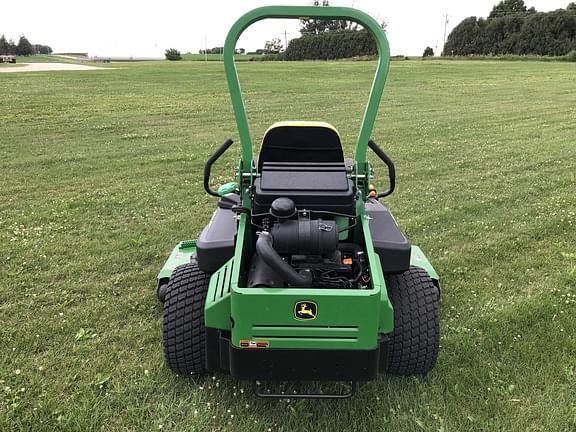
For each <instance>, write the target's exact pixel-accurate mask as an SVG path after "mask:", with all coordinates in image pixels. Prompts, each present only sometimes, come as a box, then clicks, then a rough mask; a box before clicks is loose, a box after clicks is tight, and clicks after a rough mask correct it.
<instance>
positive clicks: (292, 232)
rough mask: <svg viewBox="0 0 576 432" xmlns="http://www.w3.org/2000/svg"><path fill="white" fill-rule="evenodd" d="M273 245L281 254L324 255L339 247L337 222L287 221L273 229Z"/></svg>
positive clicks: (315, 220) (316, 220)
mask: <svg viewBox="0 0 576 432" xmlns="http://www.w3.org/2000/svg"><path fill="white" fill-rule="evenodd" d="M271 234H272V239H273V240H272V245H273V247H274V250H276V252H278V253H279V254H299V255H324V256H328V255H330V254H332V253H333V252H334V251H335V250H336V248H337V247H338V228H337V226H336V222H335V221H323V220H322V219H314V220H310V219H299V220H287V221H284V222H282V223H278V224H275V225H274V226H273V227H272V231H271Z"/></svg>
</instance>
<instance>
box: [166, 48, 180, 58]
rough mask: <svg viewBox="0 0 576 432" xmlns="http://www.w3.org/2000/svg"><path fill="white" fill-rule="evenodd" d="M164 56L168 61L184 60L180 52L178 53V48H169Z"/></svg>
mask: <svg viewBox="0 0 576 432" xmlns="http://www.w3.org/2000/svg"><path fill="white" fill-rule="evenodd" d="M164 55H165V56H166V60H182V56H181V55H180V51H178V50H177V49H176V48H168V49H167V50H166V52H165V53H164Z"/></svg>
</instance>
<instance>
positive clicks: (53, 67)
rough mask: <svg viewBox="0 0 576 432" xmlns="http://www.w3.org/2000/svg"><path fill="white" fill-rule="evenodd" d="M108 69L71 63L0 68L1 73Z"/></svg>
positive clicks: (21, 64)
mask: <svg viewBox="0 0 576 432" xmlns="http://www.w3.org/2000/svg"><path fill="white" fill-rule="evenodd" d="M101 69H109V68H102V67H96V66H86V65H79V64H72V63H20V64H19V66H17V67H8V68H0V73H3V72H6V73H8V72H43V71H84V70H101Z"/></svg>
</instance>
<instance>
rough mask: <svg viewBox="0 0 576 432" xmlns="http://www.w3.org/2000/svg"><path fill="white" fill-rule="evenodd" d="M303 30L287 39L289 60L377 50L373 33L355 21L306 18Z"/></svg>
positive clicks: (317, 1)
mask: <svg viewBox="0 0 576 432" xmlns="http://www.w3.org/2000/svg"><path fill="white" fill-rule="evenodd" d="M313 5H314V6H330V2H329V0H322V1H320V0H314V2H313ZM385 27H386V24H385V23H382V28H385ZM300 34H301V36H300V37H299V38H296V39H292V40H291V41H290V42H289V43H288V46H287V47H286V51H285V52H284V53H283V57H284V58H285V59H286V60H333V59H339V58H349V57H360V56H371V55H375V54H377V53H378V48H377V47H376V42H375V41H374V39H373V38H372V35H370V34H369V33H368V31H367V30H365V29H363V28H362V27H360V26H359V25H358V24H357V23H355V22H352V21H347V20H326V19H311V18H304V19H301V20H300Z"/></svg>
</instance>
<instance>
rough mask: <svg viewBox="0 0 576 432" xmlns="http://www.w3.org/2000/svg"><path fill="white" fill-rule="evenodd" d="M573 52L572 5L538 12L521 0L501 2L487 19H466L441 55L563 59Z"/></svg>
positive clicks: (575, 20) (575, 7) (575, 6)
mask: <svg viewBox="0 0 576 432" xmlns="http://www.w3.org/2000/svg"><path fill="white" fill-rule="evenodd" d="M574 50H576V3H574V2H572V3H570V4H569V5H568V6H567V7H566V9H557V10H555V11H551V12H538V11H537V10H536V9H535V8H533V7H532V8H529V9H528V8H527V7H526V5H525V3H524V0H503V1H501V2H500V3H498V4H497V5H495V6H494V8H493V9H492V11H491V12H490V14H489V15H488V18H486V19H484V18H477V17H474V16H472V17H468V18H466V19H464V20H463V21H462V22H461V23H460V24H458V25H457V26H456V27H455V28H454V29H453V30H452V32H451V33H450V35H449V36H448V39H447V41H446V44H445V46H444V51H443V53H442V55H444V56H452V55H454V56H468V55H502V54H516V55H527V54H535V55H541V56H563V55H566V54H568V53H570V52H571V51H574Z"/></svg>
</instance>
